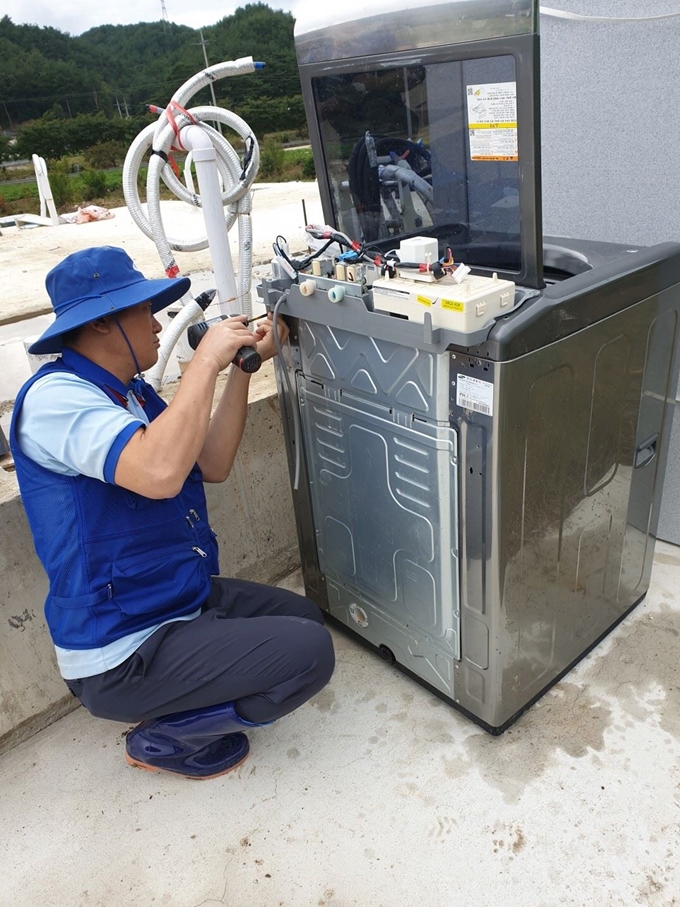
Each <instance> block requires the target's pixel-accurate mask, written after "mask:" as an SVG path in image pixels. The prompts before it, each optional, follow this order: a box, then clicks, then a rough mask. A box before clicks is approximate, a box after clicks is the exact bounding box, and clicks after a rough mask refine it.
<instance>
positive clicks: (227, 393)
mask: <svg viewBox="0 0 680 907" xmlns="http://www.w3.org/2000/svg"><path fill="white" fill-rule="evenodd" d="M249 386H250V375H248V374H246V373H245V372H242V371H241V370H240V369H238V368H236V367H235V366H232V368H231V370H230V371H229V374H228V375H227V382H226V384H225V387H224V390H223V391H222V396H221V398H220V401H219V403H218V404H217V407H216V409H215V412H214V413H213V416H212V419H211V420H210V426H209V428H208V431H207V436H206V439H205V443H204V445H203V448H202V450H201V452H200V455H199V457H198V465H199V466H200V467H201V472H202V473H203V479H204V481H206V482H223V481H224V480H225V479H226V478H227V476H228V475H229V473H230V472H231V468H232V466H233V465H234V460H235V459H236V452H237V450H238V446H239V444H240V443H241V438H242V437H243V429H244V428H245V424H246V417H247V414H248V388H249Z"/></svg>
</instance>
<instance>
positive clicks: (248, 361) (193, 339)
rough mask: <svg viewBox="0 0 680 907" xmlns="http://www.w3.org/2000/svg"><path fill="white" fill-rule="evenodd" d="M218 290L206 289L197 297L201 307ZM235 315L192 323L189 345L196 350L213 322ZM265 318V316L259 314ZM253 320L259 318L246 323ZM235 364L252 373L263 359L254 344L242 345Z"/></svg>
mask: <svg viewBox="0 0 680 907" xmlns="http://www.w3.org/2000/svg"><path fill="white" fill-rule="evenodd" d="M215 293H216V290H206V291H205V292H204V293H201V295H200V296H197V297H196V300H195V301H196V302H197V303H198V304H199V305H200V307H201V308H202V309H203V311H205V310H206V309H207V308H208V306H209V305H210V303H211V302H212V301H213V299H214V298H215ZM230 317H233V316H230V315H219V316H218V317H217V318H210V319H208V321H199V322H198V324H192V325H191V326H190V327H189V328H188V329H187V340H188V341H189V346H190V347H191V349H192V350H195V349H196V348H197V347H198V344H199V343H200V342H201V340H202V338H203V335H204V334H205V333H206V331H207V330H208V328H209V327H210V325H211V324H216V323H217V322H218V321H224V320H225V319H227V318H230ZM259 317H261V318H263V317H264V316H263V315H262V316H259ZM251 321H257V318H251V319H250V320H249V321H246V322H245V323H246V324H250V323H251ZM233 361H234V365H236V366H238V368H240V369H241V371H242V372H247V373H248V374H252V372H256V371H257V370H258V369H259V367H260V366H261V365H262V359H261V357H260V354H259V353H258V352H257V350H256V349H255V348H254V347H252V346H242V347H241V349H240V350H238V352H237V353H236V355H235V356H234V360H233Z"/></svg>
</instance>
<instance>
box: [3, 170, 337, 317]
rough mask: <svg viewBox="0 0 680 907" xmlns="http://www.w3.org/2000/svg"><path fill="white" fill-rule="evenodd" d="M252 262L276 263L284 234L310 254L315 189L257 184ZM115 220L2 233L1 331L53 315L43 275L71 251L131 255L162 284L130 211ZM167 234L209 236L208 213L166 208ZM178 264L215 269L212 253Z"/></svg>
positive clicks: (317, 207)
mask: <svg viewBox="0 0 680 907" xmlns="http://www.w3.org/2000/svg"><path fill="white" fill-rule="evenodd" d="M253 192H254V198H253V212H252V222H253V263H254V264H259V263H262V262H265V261H269V260H271V257H272V242H273V241H274V238H275V237H276V235H277V234H278V233H283V235H284V236H285V237H286V238H287V239H288V241H289V242H290V244H291V248H300V249H303V248H304V247H305V238H304V237H305V234H304V226H305V225H304V222H303V221H304V218H303V209H302V202H303V200H304V202H305V205H306V210H307V217H308V218H309V220H310V221H312V220H314V221H317V222H318V221H319V220H321V219H322V217H323V215H322V213H321V201H320V199H319V190H318V187H317V184H316V183H315V182H291V183H257V184H256V185H254V186H253ZM111 210H112V212H113V214H114V215H115V216H114V217H113V218H111V219H110V220H102V221H95V222H93V223H89V224H62V225H60V226H58V227H36V228H34V229H19V228H17V227H10V228H7V229H3V231H2V236H1V237H0V269H1V270H2V275H3V286H4V288H5V289H4V292H2V293H0V325H1V324H11V323H12V322H15V321H21V320H23V319H26V318H32V317H35V316H36V315H44V314H46V313H47V314H49V313H50V312H51V311H52V308H51V306H50V302H49V298H48V296H47V293H46V292H45V275H46V274H47V272H48V271H49V270H50V269H51V268H53V267H54V265H56V264H57V263H58V262H60V261H61V260H62V259H63V258H65V257H66V256H67V255H70V253H71V252H75V251H77V250H78V249H85V248H87V247H88V246H98V245H116V246H121V247H122V248H124V249H126V250H127V251H128V252H129V253H130V255H131V257H132V258H133V259H134V261H135V262H136V264H137V266H138V267H139V268H140V270H141V271H143V272H144V274H145V275H146V276H147V277H163V276H164V273H163V268H162V266H161V262H160V258H159V257H158V252H157V251H156V246H155V245H154V243H153V242H152V241H151V240H150V239H147V237H146V236H145V235H144V234H143V233H142V232H141V230H140V229H139V228H138V227H137V225H136V224H135V223H134V221H133V220H132V217H131V215H130V213H129V211H128V209H127V208H112V209H111ZM161 214H162V217H163V223H164V225H165V229H166V233H167V234H168V235H171V236H175V237H179V238H181V239H182V240H191V239H195V238H198V237H199V236H201V235H204V234H205V227H204V225H203V217H202V212H201V211H199V210H198V209H196V208H191V207H190V206H189V205H185V204H184V202H180V201H165V202H161ZM237 236H238V229H237V228H236V227H234V228H233V230H231V232H230V234H229V238H230V241H231V247H232V254H233V257H234V264H235V266H237V265H238V254H237V248H238V239H237ZM176 258H177V264H178V265H179V266H180V269H181V271H182V273H183V274H187V275H190V274H192V273H193V272H194V271H198V270H201V269H205V268H209V267H210V266H211V263H210V253H209V251H208V250H207V249H204V250H202V251H199V252H177V253H176Z"/></svg>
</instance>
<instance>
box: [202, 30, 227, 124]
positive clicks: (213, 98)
mask: <svg viewBox="0 0 680 907" xmlns="http://www.w3.org/2000/svg"><path fill="white" fill-rule="evenodd" d="M198 33H199V35H200V36H201V40H200V41H199V42H198V43H199V44H200V45H201V48H202V49H203V59H204V60H205V68H206V69H210V63H208V54H207V51H206V47H207V45H208V44H210V41H206V40H205V38H204V37H203V29H202V28H199V30H198ZM210 96H211V97H212V102H213V107H217V101H216V99H215V86H214V85H213V83H212V80H211V82H210ZM217 128H218V129H219V132H220V135H222V124H221V123H218V124H217Z"/></svg>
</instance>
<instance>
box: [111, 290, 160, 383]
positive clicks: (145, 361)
mask: <svg viewBox="0 0 680 907" xmlns="http://www.w3.org/2000/svg"><path fill="white" fill-rule="evenodd" d="M118 322H119V323H120V326H121V327H122V328H123V330H124V331H125V334H126V336H127V338H128V340H129V341H130V344H131V346H132V349H133V350H134V352H135V356H136V357H137V362H138V363H139V368H140V369H141V371H144V370H145V369H148V368H151V366H152V365H155V364H156V361H157V360H158V347H159V346H160V341H159V339H158V334H159V333H160V332H161V330H162V326H161V324H160V322H159V321H158V320H157V319H156V317H155V315H154V314H153V313H152V311H151V303H150V302H142V303H140V305H136V306H132V307H131V308H129V309H124V310H123V311H122V312H121V313H120V315H118ZM121 339H122V338H121ZM123 342H124V341H123ZM126 348H127V345H126Z"/></svg>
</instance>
